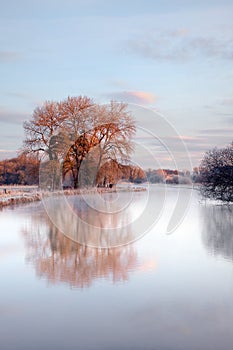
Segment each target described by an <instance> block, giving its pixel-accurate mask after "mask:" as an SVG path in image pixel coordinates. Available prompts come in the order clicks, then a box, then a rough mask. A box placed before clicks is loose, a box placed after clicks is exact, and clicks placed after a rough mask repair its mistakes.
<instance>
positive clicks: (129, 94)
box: [107, 91, 157, 105]
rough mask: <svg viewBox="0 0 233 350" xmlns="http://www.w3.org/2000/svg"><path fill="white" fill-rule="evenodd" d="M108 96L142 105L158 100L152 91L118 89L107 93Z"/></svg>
mask: <svg viewBox="0 0 233 350" xmlns="http://www.w3.org/2000/svg"><path fill="white" fill-rule="evenodd" d="M107 97H108V98H111V99H113V100H117V101H123V102H128V103H136V104H142V105H149V104H153V103H155V102H156V100H157V96H155V95H154V94H153V93H151V92H145V91H118V92H113V93H110V94H107Z"/></svg>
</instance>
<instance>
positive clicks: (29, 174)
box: [0, 154, 200, 187]
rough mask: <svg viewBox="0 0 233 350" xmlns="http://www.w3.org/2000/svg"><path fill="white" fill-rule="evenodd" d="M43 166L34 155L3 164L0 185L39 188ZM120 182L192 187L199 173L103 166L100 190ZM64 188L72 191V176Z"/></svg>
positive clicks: (98, 180) (115, 164)
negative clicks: (34, 186) (41, 166)
mask: <svg viewBox="0 0 233 350" xmlns="http://www.w3.org/2000/svg"><path fill="white" fill-rule="evenodd" d="M39 167H40V162H39V160H38V159H37V157H35V156H34V155H28V154H27V155H25V154H21V155H19V156H18V157H16V158H12V159H7V160H3V161H0V185H38V184H39ZM118 181H129V182H133V183H143V182H146V181H149V182H150V183H168V184H178V183H179V184H190V183H192V182H194V183H198V182H200V172H199V169H198V168H194V169H193V172H192V173H190V172H189V171H178V170H171V169H156V170H155V169H148V170H145V171H144V170H143V169H141V168H140V167H138V166H133V165H129V164H128V165H127V164H121V163H119V162H117V161H114V160H110V161H107V162H106V163H105V164H103V165H102V166H101V168H100V169H99V171H98V174H97V175H96V184H97V186H103V187H105V186H108V185H109V184H113V185H114V184H116V183H117V182H118ZM88 184H89V183H88V176H85V183H83V185H84V186H86V185H88ZM63 185H64V186H65V187H73V183H72V176H69V174H66V176H64V178H63Z"/></svg>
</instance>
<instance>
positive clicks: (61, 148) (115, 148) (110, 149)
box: [24, 96, 135, 188]
mask: <svg viewBox="0 0 233 350" xmlns="http://www.w3.org/2000/svg"><path fill="white" fill-rule="evenodd" d="M24 129H25V134H26V139H25V142H24V149H25V150H26V152H29V153H31V152H34V153H37V154H40V155H41V156H42V155H44V156H46V158H47V159H48V160H49V161H51V164H50V165H48V164H47V165H46V166H45V167H44V169H43V170H44V173H45V174H46V171H47V170H49V169H51V167H52V169H53V174H55V175H56V176H55V175H54V176H55V177H57V174H59V173H60V170H59V166H60V163H61V160H63V161H64V165H63V171H64V175H66V174H68V173H69V174H71V175H72V178H73V184H74V187H75V188H77V187H78V185H79V184H78V178H79V175H80V168H81V166H82V170H83V172H84V173H86V171H87V169H90V162H91V164H92V169H93V171H92V173H93V176H92V184H95V183H96V181H95V178H96V175H97V173H98V170H99V168H100V166H101V165H102V164H103V162H106V161H107V160H109V159H113V160H116V159H124V160H125V159H129V156H130V153H131V152H132V150H133V144H132V141H131V139H132V136H133V134H134V132H135V123H134V120H133V118H132V116H131V115H130V113H129V112H128V111H127V105H126V104H123V103H116V102H111V103H110V104H109V105H97V104H94V103H93V101H92V100H91V99H90V98H88V97H86V96H84V97H83V96H79V97H68V98H67V99H66V100H64V101H62V102H59V103H58V102H45V104H44V105H43V106H42V107H38V108H36V109H35V111H34V113H33V116H32V119H31V120H30V121H28V122H25V123H24ZM84 160H85V162H84ZM94 164H95V166H94V167H93V165H94ZM46 169H47V170H46ZM48 176H49V174H48ZM43 178H46V176H45V177H44V176H43ZM50 180H51V179H49V181H50ZM46 182H47V180H46V181H45V183H46ZM56 183H57V180H56ZM52 187H54V186H52Z"/></svg>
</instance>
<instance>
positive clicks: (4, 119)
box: [0, 106, 28, 124]
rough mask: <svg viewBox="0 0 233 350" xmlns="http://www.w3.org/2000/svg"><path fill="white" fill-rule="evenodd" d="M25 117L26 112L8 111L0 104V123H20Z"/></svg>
mask: <svg viewBox="0 0 233 350" xmlns="http://www.w3.org/2000/svg"><path fill="white" fill-rule="evenodd" d="M26 119H28V115H27V114H26V113H22V112H15V111H10V110H7V109H5V108H4V107H1V106H0V123H9V124H22V122H23V121H25V120H26Z"/></svg>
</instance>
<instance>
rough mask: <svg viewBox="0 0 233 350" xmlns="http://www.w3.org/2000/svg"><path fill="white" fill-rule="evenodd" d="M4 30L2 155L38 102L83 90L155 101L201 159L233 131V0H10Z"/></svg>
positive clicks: (17, 141) (18, 138) (100, 98)
mask: <svg viewBox="0 0 233 350" xmlns="http://www.w3.org/2000/svg"><path fill="white" fill-rule="evenodd" d="M0 33H1V34H0V72H1V73H0V74H1V87H0V159H2V158H5V157H11V156H14V155H15V151H16V150H17V149H18V148H19V147H20V146H21V144H22V141H23V128H22V121H23V120H27V119H29V118H30V116H31V114H32V112H33V109H34V108H35V107H36V106H37V105H38V104H41V103H42V102H43V101H45V100H50V99H54V100H61V99H64V98H66V97H67V96H68V95H80V94H81V95H85V94H86V95H88V96H90V97H92V98H94V99H95V100H96V101H97V102H101V103H106V102H108V101H109V100H110V99H116V100H124V101H126V102H132V103H139V104H142V105H144V106H145V107H148V108H155V109H156V110H158V111H159V112H160V113H162V114H163V115H164V116H165V117H166V118H167V120H168V121H169V122H170V123H171V124H173V125H174V126H175V127H176V129H177V130H178V132H179V133H180V135H182V136H184V141H185V143H186V144H187V147H188V149H189V151H190V154H191V157H192V161H193V164H194V165H197V164H198V162H199V160H200V158H201V156H202V154H203V153H204V152H205V151H206V150H207V149H208V148H210V147H214V146H215V145H218V146H224V145H226V144H227V143H229V142H231V141H232V140H233V137H232V135H233V3H232V1H227V0H223V1H215V0H212V1H211V0H208V1H204V3H203V1H199V0H198V1H195V2H194V1H189V0H183V1H181V0H173V1H172V0H165V1H152V0H151V1H150V0H144V1H142V0H141V1H139V0H134V1H129V0H125V1H121V0H118V1H111V0H110V1H102V0H86V1H78V0H76V1H75V0H66V1H65V0H57V1H55V0H41V1H32V0H31V1H29V0H21V1H20V2H18V1H16V0H14V1H13V0H9V1H7V2H4V3H2V4H1V12H0ZM142 119H143V115H142ZM145 127H146V125H145ZM148 128H149V125H148ZM171 136H173V135H171ZM181 157H182V154H181ZM183 157H184V158H185V155H184V154H183ZM142 165H144V166H146V167H147V166H151V167H153V164H149V163H146V161H145V159H144V164H142ZM184 166H185V161H184Z"/></svg>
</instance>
